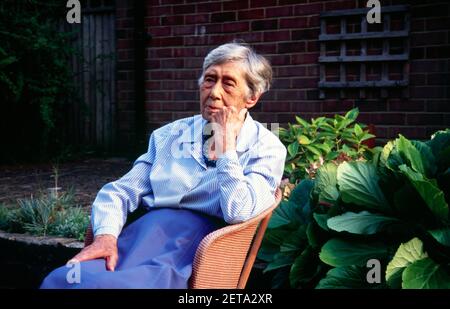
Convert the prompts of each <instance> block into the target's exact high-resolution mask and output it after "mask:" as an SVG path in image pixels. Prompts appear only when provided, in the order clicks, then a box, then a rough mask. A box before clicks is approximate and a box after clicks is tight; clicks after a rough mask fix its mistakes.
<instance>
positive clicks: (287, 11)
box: [266, 6, 293, 18]
mask: <svg viewBox="0 0 450 309" xmlns="http://www.w3.org/2000/svg"><path fill="white" fill-rule="evenodd" d="M292 12H293V9H292V6H282V7H274V8H270V9H267V10H266V17H267V18H271V17H283V16H292Z"/></svg>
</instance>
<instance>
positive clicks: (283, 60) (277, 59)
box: [267, 55, 291, 65]
mask: <svg viewBox="0 0 450 309" xmlns="http://www.w3.org/2000/svg"><path fill="white" fill-rule="evenodd" d="M267 58H268V59H269V61H270V63H271V64H272V65H289V64H291V56H290V55H273V56H268V57H267Z"/></svg>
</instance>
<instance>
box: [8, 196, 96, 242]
mask: <svg viewBox="0 0 450 309" xmlns="http://www.w3.org/2000/svg"><path fill="white" fill-rule="evenodd" d="M74 199H75V196H74V194H73V193H72V192H71V191H69V192H67V193H63V194H60V195H59V196H57V197H54V196H49V195H42V196H40V197H38V198H34V197H31V198H29V199H20V200H18V208H16V209H7V210H5V209H6V208H5V207H2V208H0V224H1V225H0V228H1V229H4V230H7V231H10V232H17V233H23V232H27V233H30V234H33V235H39V236H46V235H53V236H61V237H71V238H77V239H78V240H83V239H84V232H85V231H86V228H87V226H88V224H89V216H88V215H87V214H86V213H85V211H83V210H82V209H81V207H79V206H77V205H76V203H75V200H74Z"/></svg>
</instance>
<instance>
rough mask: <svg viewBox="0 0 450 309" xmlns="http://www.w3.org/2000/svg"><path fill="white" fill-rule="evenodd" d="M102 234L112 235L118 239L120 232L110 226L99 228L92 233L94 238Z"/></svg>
mask: <svg viewBox="0 0 450 309" xmlns="http://www.w3.org/2000/svg"><path fill="white" fill-rule="evenodd" d="M103 234H109V235H113V236H114V237H116V238H118V237H119V234H120V231H119V230H118V229H117V228H114V227H110V226H104V227H99V228H97V229H96V230H95V231H94V237H95V236H98V235H103Z"/></svg>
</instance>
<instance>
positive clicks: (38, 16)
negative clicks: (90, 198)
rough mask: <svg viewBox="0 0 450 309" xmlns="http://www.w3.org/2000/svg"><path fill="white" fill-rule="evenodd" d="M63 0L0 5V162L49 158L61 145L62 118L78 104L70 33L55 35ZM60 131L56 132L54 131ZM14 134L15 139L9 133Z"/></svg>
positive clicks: (8, 1)
mask: <svg viewBox="0 0 450 309" xmlns="http://www.w3.org/2000/svg"><path fill="white" fill-rule="evenodd" d="M66 2H67V1H66V0H48V1H47V0H46V1H42V0H3V1H0V42H1V44H0V45H1V46H0V93H1V94H2V115H6V117H3V119H2V122H1V123H0V129H1V130H0V131H1V135H0V136H1V139H2V142H3V145H4V146H5V147H7V146H9V147H8V148H9V151H2V152H1V153H0V161H16V160H18V159H24V158H25V159H27V160H30V157H31V156H34V159H38V158H41V159H45V158H49V157H53V155H54V153H52V152H56V151H57V150H60V149H61V148H63V146H65V145H64V144H63V141H64V139H65V136H64V134H65V131H64V130H61V127H63V125H64V121H65V119H64V116H65V115H66V113H67V110H68V106H67V105H68V104H69V103H71V102H74V101H75V100H77V98H76V96H75V91H74V85H73V78H72V77H73V73H72V71H71V65H70V62H69V59H70V56H71V55H73V54H74V53H75V51H74V50H73V48H72V44H71V41H70V40H71V37H72V36H73V34H72V33H67V32H63V31H60V30H59V25H58V23H60V22H61V21H63V20H64V18H65V14H66V12H67V11H66V10H67V9H66ZM58 128H59V129H58ZM11 132H14V134H11Z"/></svg>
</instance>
